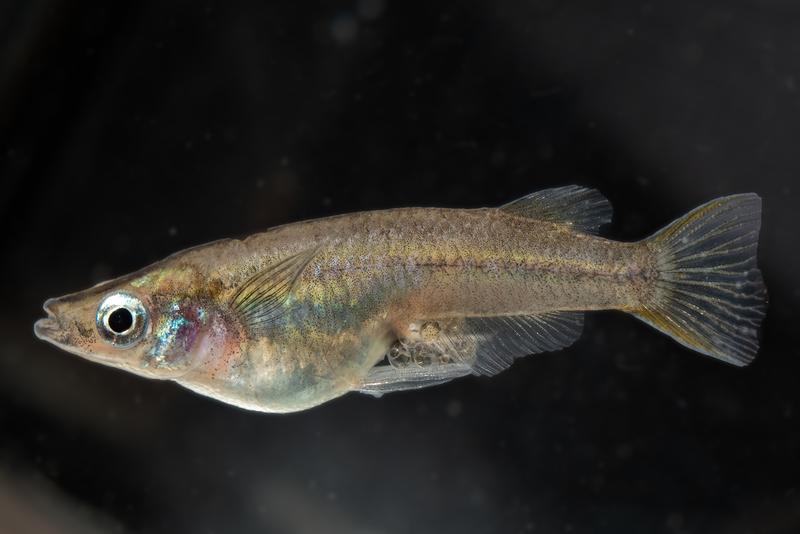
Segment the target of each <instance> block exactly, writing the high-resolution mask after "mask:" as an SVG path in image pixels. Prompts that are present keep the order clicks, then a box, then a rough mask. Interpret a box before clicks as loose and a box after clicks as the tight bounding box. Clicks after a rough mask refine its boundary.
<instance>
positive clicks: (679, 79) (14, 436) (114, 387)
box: [0, 0, 800, 534]
mask: <svg viewBox="0 0 800 534" xmlns="http://www.w3.org/2000/svg"><path fill="white" fill-rule="evenodd" d="M798 27H800V6H798V5H797V4H796V3H795V2H791V1H780V0H773V1H762V2H756V1H746V0H733V1H723V0H719V1H697V2H684V3H682V2H667V1H651V2H641V1H637V2H634V1H631V0H623V1H620V2H614V3H611V2H604V3H600V2H595V1H592V0H575V1H567V0H565V1H562V2H557V1H552V0H531V1H521V0H520V1H514V0H499V1H495V2H479V1H473V2H415V1H403V2H401V1H398V0H386V1H380V0H361V1H355V0H354V1H331V2H261V3H258V2H251V3H241V4H236V5H232V4H231V3H224V2H214V1H199V2H188V1H185V2H172V3H168V4H167V3H164V2H152V1H150V2H147V1H145V2H138V3H136V4H130V5H124V4H123V3H113V4H112V3H108V2H92V1H89V2H81V3H75V2H67V1H64V0H38V1H37V0H30V1H9V2H4V3H3V4H2V6H0V184H2V189H0V222H1V223H2V225H1V226H0V228H2V232H1V233H0V242H2V245H1V246H2V262H0V280H2V282H1V283H2V298H0V329H1V331H0V532H92V531H99V532H105V531H111V532H201V533H202V532H220V533H222V532H359V533H367V532H369V533H373V532H374V533H384V532H385V533H394V532H440V533H448V532H459V533H460V532H544V533H551V532H576V533H580V532H609V533H641V532H671V533H691V532H704V533H708V532H711V533H717V532H719V533H776V534H777V533H792V532H800V467H799V465H800V464H799V463H798V459H799V458H800V430H799V429H798V421H799V419H798V410H800V392H799V391H798V371H800V360H798V354H797V352H798V349H797V344H796V336H795V335H794V334H793V332H794V331H796V325H795V324H794V322H793V321H794V320H796V319H797V317H798V315H797V312H798V303H799V301H800V290H799V289H798V283H797V275H796V272H797V266H798V250H797V237H796V231H797V228H798V223H800V217H798V215H797V202H798V198H800V196H799V195H798V181H797V180H798V176H799V175H800V152H799V151H798V146H799V145H798V142H799V140H800V92H798V91H799V90H800V32H798ZM571 183H578V184H584V185H588V186H592V187H597V188H598V189H600V190H601V191H602V192H603V193H604V194H605V195H607V196H608V197H609V199H610V200H611V201H612V203H613V205H614V207H615V218H614V223H613V224H612V225H611V226H609V227H608V228H607V229H606V235H609V236H613V237H615V238H620V239H637V238H640V237H643V236H645V235H647V234H649V233H650V232H652V231H654V230H655V229H656V228H658V227H660V226H661V225H663V224H664V223H666V222H668V221H669V220H671V219H672V218H674V217H676V216H678V215H680V214H681V213H683V212H685V211H687V210H689V209H691V208H692V207H694V206H696V205H698V204H700V203H702V202H704V201H706V200H708V199H710V198H712V197H714V196H718V195H724V194H729V193H734V192H744V191H755V192H757V193H759V194H760V195H761V196H762V197H763V198H764V206H765V212H764V218H763V224H764V228H763V231H762V238H761V248H760V263H761V266H762V268H763V271H764V275H765V278H766V281H767V283H768V286H769V289H770V310H769V315H768V317H767V320H766V322H765V325H764V332H763V334H764V336H763V349H762V351H761V353H760V355H759V357H758V359H757V361H756V363H755V364H754V365H752V366H751V367H749V368H747V369H743V370H742V369H735V368H732V367H728V366H725V365H722V364H718V363H715V362H713V361H711V360H709V359H705V358H702V357H699V356H696V355H694V354H692V353H690V352H689V351H687V350H684V349H682V348H681V347H679V346H677V345H676V344H674V343H673V342H671V341H670V340H669V339H667V338H666V337H663V336H660V335H658V334H657V333H655V332H653V331H652V330H650V329H649V328H648V327H646V326H644V325H642V324H640V323H638V322H636V321H635V320H633V319H631V318H629V317H625V316H623V315H621V314H614V313H600V314H594V315H591V316H589V317H588V318H587V324H586V333H585V335H584V337H583V338H582V339H581V341H579V342H578V343H577V344H575V345H574V346H573V347H572V348H570V349H569V350H566V351H563V352H559V353H554V354H547V355H540V356H537V357H530V358H527V359H525V360H522V361H520V362H518V363H517V364H515V365H514V367H513V368H512V369H511V370H510V371H508V372H506V373H504V374H502V375H500V376H498V377H496V378H494V379H491V380H490V379H479V378H467V379H463V380H460V381H457V382H454V383H452V384H450V385H447V386H442V387H438V388H435V389H431V390H428V391H421V392H416V393H406V394H397V395H391V396H387V397H385V398H383V399H381V400H374V399H370V398H367V397H362V396H358V395H350V396H347V397H345V398H342V399H339V400H337V401H334V402H331V403H330V404H328V405H325V406H322V407H320V408H317V409H314V410H311V411H308V412H305V413H300V414H295V415H291V416H271V415H260V414H254V413H248V412H243V411H239V410H236V409H233V408H230V407H228V406H225V405H222V404H220V403H217V402H214V401H211V400H208V399H205V398H203V397H200V396H198V395H195V394H193V393H190V392H188V391H186V390H183V389H181V388H179V387H178V386H176V385H172V384H169V383H158V382H154V381H147V380H144V379H140V378H137V377H134V376H131V375H127V374H124V373H122V372H117V371H114V370H111V369H107V368H103V367H101V366H97V365H93V364H90V363H88V362H84V361H81V360H79V359H77V358H74V357H71V356H68V355H67V354H65V353H62V352H59V351H58V350H56V349H55V348H53V347H51V346H48V345H45V344H43V343H41V342H38V341H37V340H35V339H34V337H33V334H32V324H33V322H34V320H35V319H36V318H37V317H39V316H41V313H42V312H41V310H40V305H41V302H42V301H43V300H44V299H45V298H46V297H50V296H56V295H60V294H64V293H66V292H70V291H73V290H77V289H81V288H83V287H86V286H88V285H91V284H93V283H95V282H98V281H100V280H102V279H105V278H107V277H110V276H116V275H120V274H124V273H126V272H129V271H131V270H134V269H136V268H139V267H141V266H143V265H146V264H148V263H150V262H152V261H155V260H157V259H160V258H161V257H163V256H165V255H167V254H169V253H171V252H174V251H176V250H179V249H181V248H184V247H188V246H191V245H195V244H198V243H202V242H206V241H210V240H213V239H217V238H221V237H229V236H240V235H246V234H248V233H252V232H256V231H259V230H262V229H265V228H268V227H270V226H272V225H276V224H281V223H285V222H289V221H294V220H299V219H304V218H311V217H319V216H325V215H329V214H335V213H344V212H349V211H355V210H362V209H376V208H388V207H395V206H410V205H422V206H453V207H474V206H484V205H496V204H499V203H502V202H505V201H507V200H510V199H513V198H515V197H517V196H521V195H523V194H525V193H528V192H530V191H533V190H536V189H539V188H543V187H547V186H552V185H560V184H571Z"/></svg>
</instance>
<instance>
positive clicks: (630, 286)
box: [34, 186, 766, 412]
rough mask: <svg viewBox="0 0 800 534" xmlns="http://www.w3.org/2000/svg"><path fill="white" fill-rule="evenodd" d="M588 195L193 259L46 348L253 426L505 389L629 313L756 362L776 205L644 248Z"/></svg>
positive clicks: (742, 209)
mask: <svg viewBox="0 0 800 534" xmlns="http://www.w3.org/2000/svg"><path fill="white" fill-rule="evenodd" d="M610 220H611V205H610V204H609V202H608V201H607V200H606V199H605V198H604V197H603V196H602V195H601V194H600V193H598V192H597V191H595V190H593V189H586V188H583V187H578V186H567V187H559V188H555V189H547V190H544V191H539V192H537V193H533V194H531V195H528V196H526V197H523V198H520V199H519V200H516V201H514V202H511V203H509V204H506V205H504V206H501V207H499V208H484V209H464V210H461V209H434V208H408V209H393V210H387V211H372V212H365V213H355V214H349V215H341V216H336V217H330V218H326V219H319V220H312V221H306V222H299V223H295V224H289V225H285V226H280V227H277V228H273V229H271V230H269V231H267V232H264V233H260V234H256V235H253V236H250V237H248V238H247V239H244V240H235V239H226V240H222V241H217V242H214V243H210V244H207V245H203V246H199V247H195V248H192V249H189V250H185V251H182V252H178V253H176V254H173V255H172V256H169V257H168V258H166V259H165V260H162V261H160V262H158V263H156V264H154V265H151V266H149V267H146V268H145V269H142V270H140V271H138V272H135V273H133V274H129V275H127V276H123V277H121V278H118V279H116V280H111V281H108V282H104V283H102V284H99V285H97V286H95V287H93V288H90V289H87V290H85V291H81V292H79V293H75V294H72V295H67V296H64V297H61V298H58V299H50V300H48V301H47V302H45V304H44V310H45V311H46V312H47V318H45V319H40V320H39V321H37V322H36V325H35V326H34V330H35V333H36V335H37V336H38V337H39V338H41V339H43V340H45V341H49V342H50V343H53V344H54V345H56V346H58V347H60V348H62V349H64V350H66V351H69V352H72V353H75V354H77V355H79V356H82V357H84V358H86V359H89V360H92V361H96V362H100V363H103V364H106V365H109V366H112V367H117V368H120V369H124V370H126V371H130V372H132V373H135V374H137V375H141V376H145V377H148V378H158V379H169V380H174V381H176V382H178V383H179V384H181V385H183V386H185V387H187V388H189V389H192V390H194V391H196V392H199V393H201V394H203V395H207V396H209V397H213V398H215V399H219V400H221V401H223V402H227V403H230V404H233V405H236V406H239V407H242V408H246V409H249V410H258V411H264V412H293V411H298V410H304V409H307V408H310V407H312V406H316V405H319V404H321V403H323V402H326V401H328V400H331V399H333V398H336V397H339V396H341V395H343V394H345V393H347V392H349V391H360V392H363V393H368V394H372V395H375V396H380V395H381V394H383V393H386V392H391V391H399V390H409V389H418V388H423V387H427V386H433V385H437V384H442V383H445V382H448V381H450V380H452V379H454V378H457V377H460V376H465V375H470V374H472V375H490V376H491V375H495V374H497V373H499V372H501V371H503V370H504V369H506V368H508V367H509V366H510V365H511V364H512V363H513V361H514V360H515V359H516V358H518V357H521V356H525V355H528V354H533V353H538V352H546V351H554V350H559V349H563V348H564V347H567V346H569V345H570V344H572V343H573V342H574V341H575V340H576V339H578V337H579V336H580V334H581V329H582V325H583V312H584V311H587V310H622V311H624V312H627V313H630V314H632V315H633V316H635V317H637V318H639V319H641V320H642V321H644V322H646V323H648V324H650V325H652V326H653V327H655V328H656V329H658V330H660V331H662V332H664V333H665V334H667V335H669V336H671V337H672V338H673V339H674V340H676V341H677V342H679V343H681V344H683V345H685V346H686V347H689V348H690V349H692V350H695V351H697V352H700V353H702V354H706V355H708V356H711V357H713V358H717V359H720V360H723V361H725V362H728V363H731V364H733V365H738V366H743V365H747V364H748V363H750V362H751V361H752V360H753V358H754V357H755V354H756V352H757V350H758V330H759V327H760V325H761V321H762V319H763V317H764V313H765V309H766V288H765V286H764V283H763V281H762V278H761V274H760V272H759V270H758V267H757V265H756V248H757V246H758V233H759V228H760V225H761V199H760V198H759V197H758V196H757V195H755V194H752V193H749V194H741V195H733V196H728V197H724V198H718V199H716V200H712V201H711V202H708V203H707V204H704V205H703V206H700V207H699V208H697V209H695V210H694V211H692V212H690V213H689V214H687V215H685V216H684V217H681V218H680V219H678V220H676V221H674V222H673V223H672V224H670V225H668V226H667V227H666V228H664V229H662V230H661V231H659V232H657V233H656V234H654V235H653V236H651V237H649V238H647V239H644V240H642V241H638V242H634V243H622V242H617V241H611V240H608V239H604V238H602V237H598V236H597V235H596V234H597V230H598V228H599V227H600V226H601V225H603V224H605V223H608V222H610Z"/></svg>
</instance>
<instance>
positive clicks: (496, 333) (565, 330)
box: [461, 312, 583, 376]
mask: <svg viewBox="0 0 800 534" xmlns="http://www.w3.org/2000/svg"><path fill="white" fill-rule="evenodd" d="M582 330H583V313H581V312H551V313H541V314H536V315H517V316H504V317H471V318H468V319H467V320H466V321H465V328H464V332H463V333H462V334H461V335H462V336H464V337H466V338H467V339H472V340H474V341H475V343H476V348H475V358H474V362H473V364H472V368H473V372H475V373H476V374H481V375H488V376H492V375H496V374H497V373H499V372H501V371H503V370H505V369H507V368H508V367H509V366H510V365H511V364H512V363H513V362H514V360H515V359H517V358H519V357H522V356H527V355H529V354H537V353H540V352H550V351H555V350H560V349H563V348H564V347H568V346H569V345H572V344H573V343H574V342H575V341H576V340H577V339H578V338H579V337H580V335H581V331H582Z"/></svg>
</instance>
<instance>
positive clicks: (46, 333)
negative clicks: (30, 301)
mask: <svg viewBox="0 0 800 534" xmlns="http://www.w3.org/2000/svg"><path fill="white" fill-rule="evenodd" d="M55 303H56V299H47V301H45V303H44V305H43V306H42V308H43V309H44V311H45V313H46V314H47V317H45V318H44V319H39V320H38V321H36V322H35V323H34V325H33V333H34V334H36V337H38V338H39V339H41V340H42V341H49V342H50V343H57V342H58V341H57V339H56V338H57V337H58V334H59V332H60V331H61V325H60V324H59V322H58V318H57V317H56V314H55V313H54V312H53V305H54V304H55Z"/></svg>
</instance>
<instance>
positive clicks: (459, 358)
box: [358, 312, 583, 396]
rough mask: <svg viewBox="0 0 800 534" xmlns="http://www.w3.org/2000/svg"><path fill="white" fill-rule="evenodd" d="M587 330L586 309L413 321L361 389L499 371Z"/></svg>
mask: <svg viewBox="0 0 800 534" xmlns="http://www.w3.org/2000/svg"><path fill="white" fill-rule="evenodd" d="M582 329H583V313H581V312H548V313H539V314H535V315H511V316H492V317H466V318H447V319H426V320H424V321H415V322H414V323H411V324H410V325H409V327H408V328H407V329H406V331H405V333H404V337H403V339H399V340H398V341H397V342H395V344H394V345H393V346H392V347H391V349H390V350H389V353H388V354H387V355H386V360H387V361H388V365H379V366H376V367H374V368H373V369H372V370H371V371H370V372H369V374H368V375H367V377H366V378H365V379H364V382H363V384H362V385H361V386H360V387H359V388H358V390H359V391H361V392H362V393H369V394H372V395H377V396H380V395H382V394H383V393H388V392H391V391H403V390H408V389H419V388H423V387H428V386H434V385H438V384H442V383H445V382H449V381H450V380H452V379H454V378H458V377H460V376H465V375H468V374H474V375H488V376H491V375H495V374H497V373H500V372H501V371H503V370H505V369H507V368H508V367H509V366H510V365H511V364H512V363H513V362H514V360H515V359H517V358H520V357H522V356H526V355H528V354H536V353H539V352H548V351H554V350H559V349H562V348H564V347H567V346H569V345H571V344H572V343H573V342H575V340H576V339H578V337H580V334H581V330H582Z"/></svg>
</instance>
